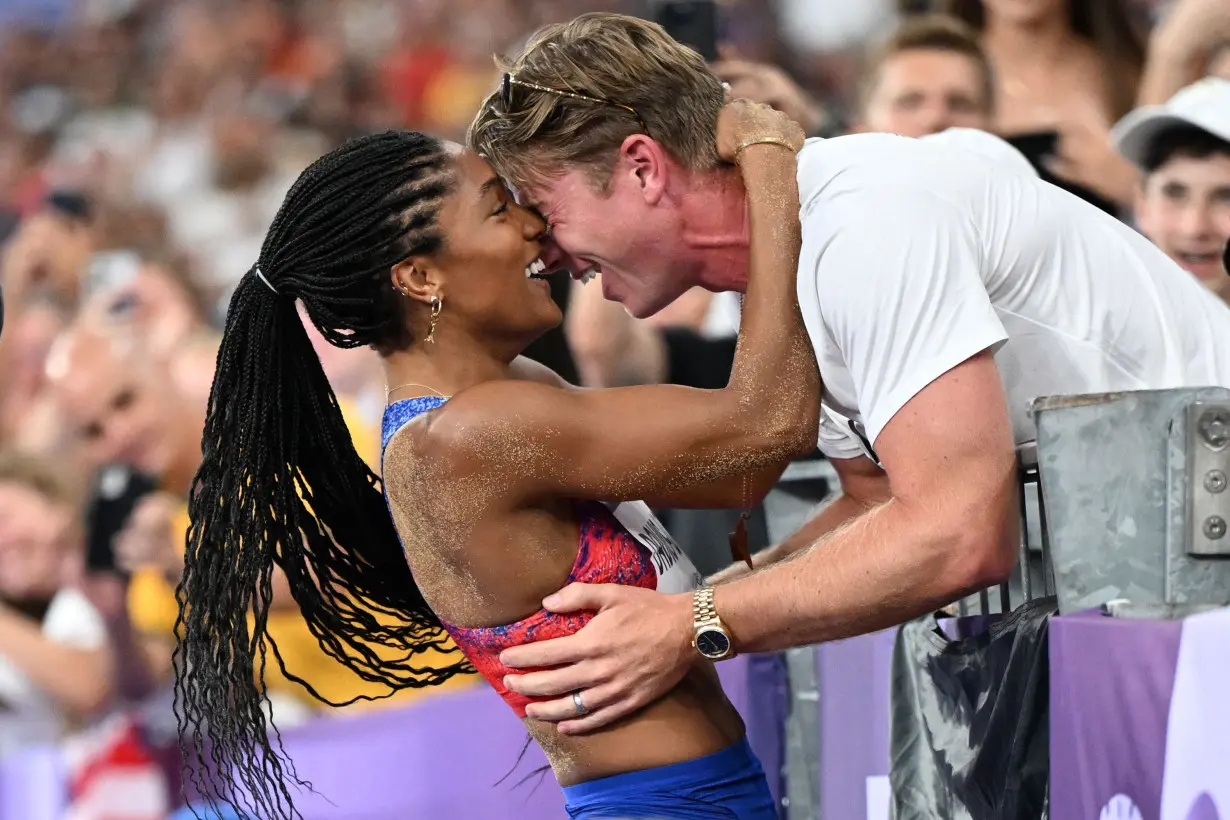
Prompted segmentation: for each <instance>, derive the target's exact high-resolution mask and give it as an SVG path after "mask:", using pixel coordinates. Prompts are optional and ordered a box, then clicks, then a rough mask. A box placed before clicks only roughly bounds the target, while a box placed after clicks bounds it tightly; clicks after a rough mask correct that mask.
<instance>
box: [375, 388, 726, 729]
mask: <svg viewBox="0 0 1230 820" xmlns="http://www.w3.org/2000/svg"><path fill="white" fill-rule="evenodd" d="M445 401H446V400H445V399H443V398H437V397H431V396H426V397H419V398H412V399H405V400H403V401H399V402H394V403H393V404H390V405H389V406H388V407H387V408H386V409H385V411H384V422H383V424H382V429H381V453H382V454H383V452H384V451H385V449H387V448H388V446H389V441H390V440H392V438H393V436H394V435H395V434H396V433H397V431H399V430H400V429H401V428H402V427H404V426H405V425H406V424H407V423H409V422H410V421H411V420H412V419H414V418H415V417H417V416H419V415H420V414H422V413H426V412H428V411H429V410H435V409H436V408H438V407H440V406H441V405H442V404H444V402H445ZM386 493H387V491H386ZM386 501H387V495H386ZM576 510H577V517H578V519H579V520H580V524H581V526H580V531H581V537H580V543H579V544H578V546H577V558H576V561H575V562H573V565H572V571H571V572H570V573H568V579H567V581H565V582H564V583H563V584H560V586H561V587H563V586H565V585H566V584H571V583H573V582H581V583H587V584H624V585H627V586H638V587H644V588H646V589H656V590H658V591H660V592H689V591H691V590H693V589H697V588H699V587H700V586H702V585H703V584H704V579H703V578H702V577H701V575H700V573H699V572H697V571H696V567H695V566H693V565H692V562H691V560H689V559H688V557H687V555H685V554H684V553H683V550H681V549H680V548H679V545H678V544H676V543H675V541H674V539H673V538H671V536H670V534H669V533H668V532H667V531H666V528H665V527H663V526H662V524H661V523H660V522H659V521H658V519H657V518H655V517H654V515H653V513H652V512H650V510H649V507H648V506H647V505H646V504H645V503H644V502H643V501H631V502H623V503H621V504H616V505H609V506H608V505H607V504H604V503H601V502H598V501H577V502H576ZM592 617H593V613H592V612H579V613H566V614H555V613H553V612H547V611H546V610H542V609H540V610H538V611H537V612H535V613H534V614H532V615H530V616H529V617H527V618H523V619H522V620H520V621H517V622H516V623H511V624H506V625H504V626H491V627H460V626H454V625H452V624H447V623H446V624H444V628H445V630H447V631H448V633H449V635H451V636H452V638H453V641H454V642H455V643H456V644H457V646H458V647H459V648H460V649H461V651H462V652H464V653H465V655H466V657H467V658H469V660H470V663H472V664H474V668H475V669H477V670H478V671H479V672H480V673H481V674H482V676H483V677H485V678H486V679H487V682H488V683H490V684H491V686H492V687H493V688H494V689H495V691H497V692H499V694H500V697H502V698H504V700H505V701H507V703H508V705H509V706H511V707H512V708H513V711H515V712H516V713H517V716H518V717H525V707H526V704H528V703H530V702H532V701H533V700H538V698H529V697H526V696H525V695H520V694H518V693H516V692H512V691H510V690H509V689H508V688H507V687H505V686H504V676H505V675H507V674H513V673H523V672H528V671H531V670H528V669H510V668H508V667H507V666H505V665H504V664H502V663H500V653H501V652H502V651H504V650H505V649H507V648H508V647H510V646H518V645H520V644H525V643H533V642H534V641H543V640H547V639H548V638H559V637H562V636H564V635H571V634H573V633H574V632H577V631H578V630H580V628H581V627H583V626H585V624H586V623H588V622H589V619H590V618H592ZM544 700H549V698H544Z"/></svg>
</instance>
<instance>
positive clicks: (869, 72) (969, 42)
mask: <svg viewBox="0 0 1230 820" xmlns="http://www.w3.org/2000/svg"><path fill="white" fill-rule="evenodd" d="M994 110H995V80H994V77H993V76H992V72H991V63H990V61H989V60H988V59H987V55H986V53H985V52H983V50H982V47H981V46H980V45H979V44H978V37H977V34H976V33H975V32H974V31H973V30H972V29H970V28H969V27H968V26H966V25H965V24H964V23H962V22H961V21H960V20H957V19H956V18H953V17H949V16H948V15H943V14H926V15H922V16H918V17H910V18H907V19H906V20H905V21H904V22H903V23H902V24H901V25H900V26H899V27H898V28H897V29H896V30H895V31H894V32H893V33H892V34H891V35H890V36H889V37H888V39H887V40H885V41H884V42H883V43H882V44H881V45H879V46H878V47H877V48H875V49H873V50H872V51H871V52H870V59H869V60H868V64H867V68H866V70H865V72H864V74H863V80H862V83H861V84H860V88H859V121H858V123H857V125H856V130H859V131H884V132H888V133H890V134H903V135H905V136H907V137H921V136H924V135H926V134H936V133H939V132H940V131H943V130H945V129H946V128H953V127H961V128H978V129H981V130H984V131H986V130H990V129H991V127H992V119H993V116H994Z"/></svg>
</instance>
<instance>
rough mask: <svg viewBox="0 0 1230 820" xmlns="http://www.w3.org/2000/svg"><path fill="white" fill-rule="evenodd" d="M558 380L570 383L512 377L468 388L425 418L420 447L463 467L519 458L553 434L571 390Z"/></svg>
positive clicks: (418, 436)
mask: <svg viewBox="0 0 1230 820" xmlns="http://www.w3.org/2000/svg"><path fill="white" fill-rule="evenodd" d="M543 370H544V371H545V372H546V373H550V374H551V375H552V376H554V375H555V374H554V373H552V372H551V371H550V370H546V368H543ZM557 378H558V377H557ZM560 385H562V386H563V388H566V387H567V385H566V383H564V382H562V380H561V381H560V382H559V383H558V384H557V383H556V382H554V381H551V380H541V379H520V378H514V379H499V380H496V381H489V382H483V383H482V384H477V385H475V386H473V387H469V388H466V389H465V390H462V391H461V392H459V393H457V394H456V395H455V396H453V397H452V398H451V399H449V401H448V403H447V404H445V405H444V406H442V407H441V408H440V409H439V410H437V411H435V413H434V418H431V419H425V423H424V424H423V425H422V427H421V428H419V430H417V431H416V435H415V439H416V441H417V446H418V447H419V449H420V450H421V451H422V453H423V456H424V457H425V458H428V459H431V460H433V461H435V462H437V463H439V464H440V465H441V466H442V467H443V466H445V465H449V466H451V468H452V469H453V471H459V472H468V471H471V470H473V469H476V468H478V467H480V466H483V467H487V468H490V467H492V466H495V465H496V464H497V463H500V462H505V461H509V460H512V461H516V460H517V454H518V452H520V451H521V450H522V449H523V448H524V447H525V446H526V445H527V444H532V443H533V441H534V440H535V439H537V438H539V437H541V436H544V435H550V434H551V427H550V419H552V418H558V417H559V413H560V411H561V410H562V409H563V408H561V403H566V402H567V401H568V399H569V396H570V395H571V394H572V391H571V390H567V389H562V387H561V386H560ZM521 455H522V456H524V455H527V454H525V453H521Z"/></svg>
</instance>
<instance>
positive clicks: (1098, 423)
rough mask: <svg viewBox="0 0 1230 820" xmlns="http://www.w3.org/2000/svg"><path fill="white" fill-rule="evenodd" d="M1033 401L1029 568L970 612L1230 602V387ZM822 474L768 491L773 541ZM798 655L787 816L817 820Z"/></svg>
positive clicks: (818, 699)
mask: <svg viewBox="0 0 1230 820" xmlns="http://www.w3.org/2000/svg"><path fill="white" fill-rule="evenodd" d="M1031 413H1032V415H1033V418H1034V421H1035V424H1036V427H1037V439H1036V441H1034V442H1029V443H1027V444H1025V445H1023V446H1021V447H1020V448H1018V478H1019V488H1020V489H1019V492H1020V515H1021V543H1020V553H1019V558H1018V562H1017V567H1016V569H1015V571H1014V572H1013V576H1012V578H1011V579H1009V581H1007V582H1006V583H1004V584H1001V585H999V586H998V587H997V588H995V589H986V590H983V591H981V592H979V593H976V594H974V595H971V596H969V597H967V598H965V599H963V600H961V601H959V602H956V605H955V608H954V611H955V612H956V613H957V614H960V615H971V614H993V613H995V612H1008V611H1011V610H1013V609H1014V608H1015V607H1016V606H1019V605H1020V604H1022V603H1025V602H1028V601H1031V600H1033V599H1034V598H1039V597H1047V596H1051V595H1055V596H1056V597H1057V598H1058V600H1059V605H1060V611H1061V612H1063V613H1068V612H1074V611H1080V610H1085V609H1090V608H1094V607H1102V606H1105V607H1106V608H1108V609H1109V610H1110V611H1111V612H1112V614H1115V615H1117V616H1119V617H1178V616H1183V615H1186V614H1190V613H1192V612H1196V611H1200V610H1204V609H1211V608H1216V607H1221V606H1228V605H1230V390H1228V389H1225V388H1177V389H1171V390H1154V391H1139V392H1121V393H1108V394H1097V395H1085V396H1058V397H1045V398H1040V399H1038V400H1037V401H1035V402H1034V404H1033V406H1032V408H1031ZM817 479H827V480H828V483H829V485H830V486H831V488H832V490H833V491H836V490H837V489H838V485H837V481H836V477H835V474H834V473H833V472H832V470H831V467H829V466H828V465H827V464H815V463H808V464H806V465H796V466H795V467H794V468H793V473H791V472H789V471H788V472H787V474H786V475H784V476H783V480H782V482H781V483H780V484H779V485H778V487H777V488H775V490H774V491H773V493H771V494H770V497H769V498H768V499H766V502H765V510H766V514H767V518H768V528H769V538H770V541H772V542H776V541H779V540H781V539H782V538H785V537H786V536H788V535H790V534H791V533H792V532H793V531H794V530H796V529H797V528H798V527H799V526H801V525H802V524H803V523H804V522H805V521H806V520H807V518H808V517H810V516H811V515H812V514H814V512H815V511H816V510H817V509H818V508H820V507H821V506H822V504H823V502H824V501H825V500H826V498H825V497H824V496H818V495H817V494H815V493H814V492H809V488H812V489H814V488H815V487H816V486H820V485H818V484H817V483H816V480H817ZM809 482H810V483H809ZM786 656H787V663H788V670H789V672H788V674H789V688H790V713H789V717H788V720H787V725H786V737H785V766H784V768H785V772H786V795H785V799H784V803H785V804H786V816H787V817H788V818H789V819H790V820H815V818H817V817H821V809H820V807H821V804H822V802H823V800H822V797H823V795H822V794H821V788H820V782H821V781H820V776H819V773H820V772H821V769H822V767H823V766H824V765H825V761H824V760H823V759H822V755H821V750H820V748H819V743H818V740H817V738H818V737H819V736H820V729H822V728H823V727H822V726H821V725H820V723H821V718H820V715H821V712H822V710H821V709H820V708H819V707H820V705H821V703H822V699H823V698H824V697H825V693H824V692H823V691H822V690H821V686H820V682H819V680H818V677H817V671H816V664H815V657H814V654H813V650H812V649H810V648H807V649H798V650H793V651H791V652H788V653H786ZM868 683H869V684H870V682H868ZM823 820H830V818H827V817H825V818H824V819H823Z"/></svg>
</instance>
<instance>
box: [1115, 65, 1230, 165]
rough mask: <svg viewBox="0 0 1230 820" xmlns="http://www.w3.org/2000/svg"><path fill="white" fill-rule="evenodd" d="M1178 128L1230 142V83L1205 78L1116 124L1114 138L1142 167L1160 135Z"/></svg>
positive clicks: (1123, 151)
mask: <svg viewBox="0 0 1230 820" xmlns="http://www.w3.org/2000/svg"><path fill="white" fill-rule="evenodd" d="M1175 126H1190V127H1195V128H1199V129H1201V130H1203V131H1207V132H1209V133H1210V134H1212V135H1213V136H1215V137H1217V138H1219V139H1223V140H1225V141H1226V142H1230V80H1223V79H1221V78H1219V77H1205V78H1204V79H1203V80H1199V81H1197V82H1194V83H1192V84H1191V85H1189V86H1188V87H1187V88H1184V89H1183V90H1181V91H1180V92H1179V93H1177V94H1175V95H1174V96H1173V97H1171V98H1170V99H1169V100H1167V101H1166V102H1165V103H1164V104H1163V105H1146V106H1144V107H1142V108H1137V109H1136V110H1135V111H1132V112H1130V113H1129V114H1128V115H1127V116H1125V117H1124V118H1123V119H1121V120H1119V122H1118V123H1116V124H1115V127H1114V128H1113V129H1111V132H1110V136H1111V140H1113V141H1114V144H1115V148H1116V150H1118V151H1119V153H1120V154H1122V155H1123V157H1124V158H1125V159H1127V160H1128V161H1129V162H1131V163H1132V164H1133V165H1136V166H1137V167H1140V166H1143V165H1144V163H1145V156H1146V155H1147V154H1148V152H1149V147H1150V145H1151V144H1152V143H1153V140H1154V139H1155V138H1156V137H1157V135H1158V134H1160V133H1162V132H1163V131H1166V130H1169V129H1170V128H1173V127H1175Z"/></svg>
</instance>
